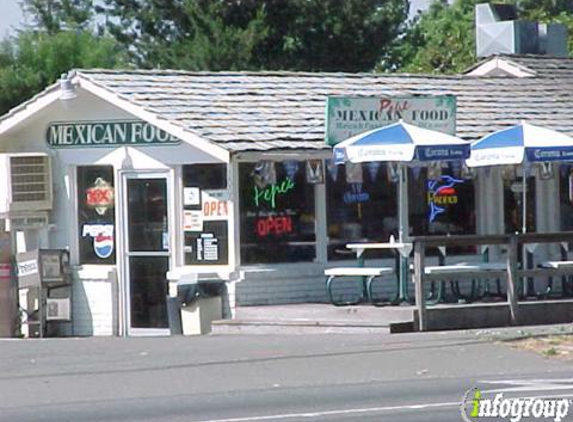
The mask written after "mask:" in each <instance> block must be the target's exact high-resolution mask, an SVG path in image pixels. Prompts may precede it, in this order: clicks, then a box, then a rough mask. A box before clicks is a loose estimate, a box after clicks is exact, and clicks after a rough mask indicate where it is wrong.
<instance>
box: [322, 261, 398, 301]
mask: <svg viewBox="0 0 573 422" xmlns="http://www.w3.org/2000/svg"><path fill="white" fill-rule="evenodd" d="M393 273H394V270H393V269H392V268H391V267H335V268H327V269H326V270H324V275H325V277H326V293H327V295H328V300H329V301H330V303H332V304H333V305H337V306H341V305H356V304H358V303H360V302H362V301H364V300H366V301H368V302H370V303H372V282H373V281H374V279H375V278H376V277H382V276H386V275H391V274H393ZM337 277H362V280H363V281H362V283H363V284H362V293H361V296H360V298H359V299H358V301H357V302H335V301H334V298H333V297H332V282H333V280H334V279H335V278H337Z"/></svg>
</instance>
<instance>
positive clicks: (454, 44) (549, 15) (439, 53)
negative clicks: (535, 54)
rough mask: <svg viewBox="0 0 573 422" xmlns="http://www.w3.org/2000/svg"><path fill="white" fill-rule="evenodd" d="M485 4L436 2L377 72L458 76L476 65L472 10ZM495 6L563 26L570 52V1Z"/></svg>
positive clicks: (572, 26) (521, 0)
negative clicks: (452, 74) (395, 71)
mask: <svg viewBox="0 0 573 422" xmlns="http://www.w3.org/2000/svg"><path fill="white" fill-rule="evenodd" d="M485 2H486V0H455V1H454V2H453V4H452V5H448V4H447V2H446V1H444V0H435V1H434V3H432V5H431V7H430V8H429V9H428V10H427V11H426V12H424V13H422V14H420V15H418V16H417V17H416V18H415V19H414V21H413V22H411V23H410V25H409V26H408V28H407V30H406V31H405V34H404V36H403V37H402V38H400V39H399V40H398V41H397V42H396V43H395V44H394V47H393V48H392V50H391V52H390V54H389V55H388V56H387V57H386V58H385V60H384V61H383V62H382V63H381V64H380V66H379V67H378V70H388V69H392V70H394V69H398V70H399V71H402V72H416V73H418V72H423V73H458V72H461V71H463V70H465V69H467V68H468V67H470V66H471V65H472V64H474V63H475V62H476V57H475V23H474V8H475V5H476V4H478V3H485ZM497 3H506V4H516V3H517V4H518V5H519V6H518V14H519V18H520V19H524V20H535V21H539V22H544V23H549V22H560V23H563V24H565V25H566V26H567V27H568V30H569V34H570V37H569V50H570V51H573V42H572V40H573V38H572V36H573V14H572V12H573V2H571V1H570V0H505V1H504V0H502V1H499V0H498V1H497Z"/></svg>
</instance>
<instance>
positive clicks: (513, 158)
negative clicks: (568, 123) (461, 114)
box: [466, 122, 573, 233]
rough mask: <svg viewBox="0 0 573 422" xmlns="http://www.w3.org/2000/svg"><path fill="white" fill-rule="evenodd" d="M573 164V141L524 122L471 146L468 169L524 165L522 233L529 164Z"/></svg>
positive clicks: (524, 222) (524, 220)
mask: <svg viewBox="0 0 573 422" xmlns="http://www.w3.org/2000/svg"><path fill="white" fill-rule="evenodd" d="M554 161H573V138H572V137H570V136H567V135H565V134H563V133H561V132H557V131H555V130H551V129H547V128H543V127H539V126H535V125H532V124H529V123H525V122H521V123H519V124H517V125H515V126H511V127H508V128H506V129H502V130H499V131H497V132H493V133H491V134H489V135H486V136H484V137H483V138H481V139H480V140H478V141H476V142H474V143H472V144H471V156H470V158H469V159H468V160H466V164H467V166H468V167H483V166H498V165H515V164H521V165H522V169H523V188H522V193H523V199H522V227H521V231H522V233H525V232H526V231H527V192H526V188H527V184H526V180H525V179H526V172H527V171H526V167H527V165H528V163H539V162H545V163H547V162H554Z"/></svg>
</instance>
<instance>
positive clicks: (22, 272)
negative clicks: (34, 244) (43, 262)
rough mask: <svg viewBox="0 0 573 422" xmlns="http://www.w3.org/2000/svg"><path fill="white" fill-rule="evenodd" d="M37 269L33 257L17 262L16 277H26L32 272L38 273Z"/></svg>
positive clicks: (36, 262) (36, 263)
mask: <svg viewBox="0 0 573 422" xmlns="http://www.w3.org/2000/svg"><path fill="white" fill-rule="evenodd" d="M38 271H39V270H38V261H37V260H35V259H30V260H27V261H23V262H18V268H17V273H18V277H26V276H29V275H33V274H38Z"/></svg>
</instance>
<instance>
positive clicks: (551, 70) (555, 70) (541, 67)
mask: <svg viewBox="0 0 573 422" xmlns="http://www.w3.org/2000/svg"><path fill="white" fill-rule="evenodd" d="M495 58H499V59H502V60H504V61H506V62H509V63H512V64H514V65H515V66H517V67H520V68H522V69H525V70H529V71H531V72H532V73H533V75H534V76H538V77H552V78H573V58H571V57H553V56H546V55H539V54H496V55H493V56H490V57H488V58H486V59H484V60H482V61H480V62H479V63H476V64H475V65H474V66H472V67H471V68H470V69H468V70H467V71H466V72H465V73H467V72H469V71H471V70H473V69H475V68H477V67H479V66H480V65H482V64H484V63H486V62H489V61H490V60H494V59H495Z"/></svg>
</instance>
